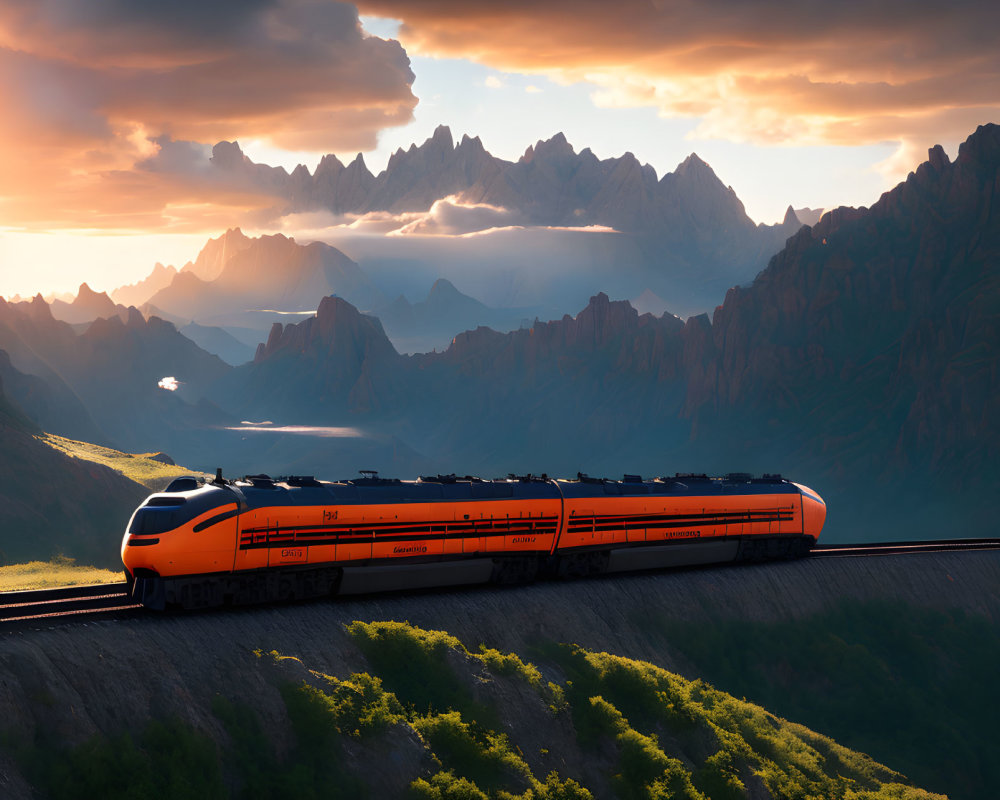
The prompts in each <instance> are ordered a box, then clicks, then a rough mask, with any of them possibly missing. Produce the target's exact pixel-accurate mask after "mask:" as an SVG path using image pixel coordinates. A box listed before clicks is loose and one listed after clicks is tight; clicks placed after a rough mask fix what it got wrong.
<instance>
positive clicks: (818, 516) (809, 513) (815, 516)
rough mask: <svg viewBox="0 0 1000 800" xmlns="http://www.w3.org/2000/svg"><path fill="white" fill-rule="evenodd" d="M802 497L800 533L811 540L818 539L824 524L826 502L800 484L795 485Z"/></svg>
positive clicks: (817, 493)
mask: <svg viewBox="0 0 1000 800" xmlns="http://www.w3.org/2000/svg"><path fill="white" fill-rule="evenodd" d="M795 486H796V487H797V488H798V490H799V492H800V493H801V495H802V532H803V533H805V534H806V536H812V537H813V539H819V534H820V532H821V531H822V530H823V524H824V523H825V522H826V502H825V501H824V500H823V498H822V497H820V496H819V492H816V491H815V490H813V489H810V488H809V487H808V486H803V485H802V484H801V483H797V484H795Z"/></svg>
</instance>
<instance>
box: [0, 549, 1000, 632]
mask: <svg viewBox="0 0 1000 800" xmlns="http://www.w3.org/2000/svg"><path fill="white" fill-rule="evenodd" d="M996 549H1000V538H984V539H939V540H935V541H918V542H862V543H854V544H847V543H843V544H840V543H834V544H826V543H824V544H818V545H816V546H815V547H813V549H812V550H811V551H810V553H809V556H808V557H809V558H846V557H858V556H885V555H907V554H918V553H941V552H962V551H970V550H996ZM709 566H711V565H709ZM141 608H142V606H140V605H139V604H137V603H134V602H133V601H132V599H131V597H129V594H128V584H126V583H125V582H121V583H105V584H97V585H90V586H61V587H58V588H55V589H32V590H22V591H13V592H0V626H3V627H4V628H8V627H10V628H13V627H19V625H20V624H23V623H29V624H30V623H49V622H51V623H59V622H66V621H72V622H86V621H91V620H97V619H120V618H122V617H125V616H131V615H134V614H136V613H137V612H138V611H139V610H140V609H141Z"/></svg>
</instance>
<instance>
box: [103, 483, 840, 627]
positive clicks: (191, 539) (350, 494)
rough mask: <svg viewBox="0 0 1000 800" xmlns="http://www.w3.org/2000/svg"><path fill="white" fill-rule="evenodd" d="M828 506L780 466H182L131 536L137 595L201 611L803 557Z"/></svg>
mask: <svg viewBox="0 0 1000 800" xmlns="http://www.w3.org/2000/svg"><path fill="white" fill-rule="evenodd" d="M825 517H826V506H825V504H824V503H823V500H822V499H821V498H820V496H819V495H818V494H816V492H814V491H812V490H811V489H809V488H808V487H805V486H800V485H798V484H795V483H792V482H790V481H787V480H785V479H784V478H781V477H780V476H777V475H765V476H764V477H762V478H754V477H752V476H750V475H746V474H743V473H740V474H730V475H727V476H725V477H720V478H711V477H708V476H706V475H682V474H678V475H675V476H674V477H672V478H656V479H653V480H643V479H642V478H641V477H640V476H636V475H631V476H630V475H626V476H625V478H624V479H623V480H620V481H618V480H607V479H595V478H588V477H587V476H585V475H578V476H577V478H576V479H575V480H563V479H558V480H553V479H549V478H548V477H547V476H541V477H535V476H530V475H528V476H524V477H520V478H518V477H514V476H511V477H510V478H507V479H502V480H482V479H479V478H473V477H465V478H457V477H455V476H453V475H448V476H440V475H439V476H434V477H423V478H420V479H418V480H415V481H400V480H387V479H383V478H379V477H378V475H377V474H375V473H363V474H362V477H360V478H356V479H353V480H344V481H335V482H328V481H318V480H316V479H314V478H312V477H302V476H297V477H289V478H284V479H274V480H273V479H271V478H270V477H268V476H266V475H256V476H250V477H248V478H244V479H242V480H237V481H229V480H225V479H223V478H222V475H221V471H220V473H219V474H217V476H216V479H215V480H214V481H209V482H205V481H203V480H200V479H198V478H193V477H190V478H179V479H177V480H175V481H173V482H172V483H171V484H170V485H169V486H168V487H167V488H166V490H165V491H163V492H159V493H156V494H154V495H151V496H150V497H149V498H147V499H146V501H145V502H144V503H143V504H142V505H141V506H140V507H139V508H138V509H136V511H135V513H134V514H133V515H132V518H131V520H130V521H129V524H128V528H127V531H126V533H125V536H124V539H123V540H122V561H123V563H124V565H125V573H126V577H127V579H128V581H129V583H130V585H131V591H132V596H133V598H134V599H135V600H136V601H138V602H141V603H142V604H143V605H145V606H146V607H148V608H153V609H163V608H166V607H181V608H204V607H211V606H220V605H225V604H235V605H240V604H249V603H261V602H271V601H275V600H290V599H299V598H307V597H317V596H324V595H332V594H359V593H369V592H379V591H386V590H392V589H413V588H431V587H442V586H455V585H462V584H474V583H486V582H490V581H492V582H496V583H517V582H525V581H531V580H534V579H535V578H536V577H539V576H540V575H545V576H554V577H582V576H586V575H595V574H601V573H607V572H625V571H633V570H642V569H654V568H660V567H670V566H686V565H692V564H709V563H717V562H725V561H746V560H763V559H771V558H793V557H797V556H801V555H804V554H806V553H807V552H808V551H809V548H810V547H811V546H812V545H813V544H815V542H816V539H817V538H818V536H819V534H820V531H821V530H822V527H823V523H824V521H825Z"/></svg>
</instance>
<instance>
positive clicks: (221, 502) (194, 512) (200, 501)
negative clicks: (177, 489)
mask: <svg viewBox="0 0 1000 800" xmlns="http://www.w3.org/2000/svg"><path fill="white" fill-rule="evenodd" d="M235 505H236V499H235V497H234V496H233V494H232V493H231V492H222V491H219V490H218V489H214V488H203V489H199V490H198V491H196V492H189V493H187V494H184V495H181V494H157V495H153V496H152V497H149V498H148V499H147V500H146V502H145V503H144V504H143V505H142V506H140V507H139V508H137V509H136V511H135V513H134V514H133V515H132V520H131V521H130V522H129V526H128V530H127V531H126V533H135V534H139V535H140V536H141V535H149V534H159V533H166V532H167V531H171V530H173V529H174V528H179V527H180V526H181V525H183V524H184V523H186V522H190V521H191V520H193V519H194V518H195V517H197V516H199V515H200V514H204V513H205V512H206V511H211V510H212V509H214V508H222V507H225V506H235Z"/></svg>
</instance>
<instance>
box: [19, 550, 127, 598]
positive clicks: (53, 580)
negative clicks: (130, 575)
mask: <svg viewBox="0 0 1000 800" xmlns="http://www.w3.org/2000/svg"><path fill="white" fill-rule="evenodd" d="M122 580H123V578H122V573H121V571H120V570H118V571H113V570H109V569H100V568H99V567H85V566H81V565H78V564H77V563H76V560H75V559H72V558H66V557H65V556H57V557H56V558H54V559H52V560H51V561H29V562H28V563H27V564H11V565H9V566H6V567H0V592H13V591H18V590H22V589H51V588H54V587H57V586H86V585H89V584H96V583H119V582H120V581H122Z"/></svg>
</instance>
